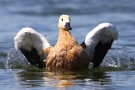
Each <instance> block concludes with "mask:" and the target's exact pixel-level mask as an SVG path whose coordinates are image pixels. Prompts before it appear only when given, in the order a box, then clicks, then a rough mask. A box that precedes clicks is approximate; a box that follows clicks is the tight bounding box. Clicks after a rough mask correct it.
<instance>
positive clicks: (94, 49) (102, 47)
mask: <svg viewBox="0 0 135 90" xmlns="http://www.w3.org/2000/svg"><path fill="white" fill-rule="evenodd" d="M117 39H118V31H117V29H116V27H115V26H113V25H112V24H110V23H102V24H99V25H98V26H97V27H95V28H94V29H93V30H92V31H91V32H89V33H88V34H87V36H86V38H85V41H84V42H83V43H82V44H81V45H82V47H83V48H84V49H85V51H86V52H87V54H88V55H89V56H90V58H91V62H93V64H94V65H93V67H99V66H100V63H101V62H102V61H103V59H104V57H105V55H106V53H107V52H108V50H109V49H110V48H111V46H112V43H113V41H114V40H117Z"/></svg>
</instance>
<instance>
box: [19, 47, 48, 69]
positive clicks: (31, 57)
mask: <svg viewBox="0 0 135 90" xmlns="http://www.w3.org/2000/svg"><path fill="white" fill-rule="evenodd" d="M20 50H21V52H22V53H23V54H24V56H25V57H26V58H27V60H28V61H29V62H30V64H31V65H35V66H37V67H39V68H44V67H45V62H43V58H42V57H41V56H40V55H38V51H37V50H36V49H35V48H34V47H33V48H32V49H31V51H28V50H26V49H24V48H23V47H22V48H21V49H20Z"/></svg>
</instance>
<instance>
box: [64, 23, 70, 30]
mask: <svg viewBox="0 0 135 90" xmlns="http://www.w3.org/2000/svg"><path fill="white" fill-rule="evenodd" d="M65 27H66V29H67V30H72V28H71V26H70V23H69V22H66V24H65Z"/></svg>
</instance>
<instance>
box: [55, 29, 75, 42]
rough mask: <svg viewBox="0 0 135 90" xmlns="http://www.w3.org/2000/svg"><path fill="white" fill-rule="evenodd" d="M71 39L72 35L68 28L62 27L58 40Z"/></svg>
mask: <svg viewBox="0 0 135 90" xmlns="http://www.w3.org/2000/svg"><path fill="white" fill-rule="evenodd" d="M68 38H69V39H71V38H72V35H71V33H70V32H69V31H68V30H64V29H60V31H59V38H58V41H61V40H62V41H63V40H67V39H68Z"/></svg>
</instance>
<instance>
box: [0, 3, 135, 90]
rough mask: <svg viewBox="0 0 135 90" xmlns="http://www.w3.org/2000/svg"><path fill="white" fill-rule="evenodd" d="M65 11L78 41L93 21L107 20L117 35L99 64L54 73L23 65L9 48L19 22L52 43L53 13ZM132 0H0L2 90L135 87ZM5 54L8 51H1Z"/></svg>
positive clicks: (134, 8) (54, 37)
mask: <svg viewBox="0 0 135 90" xmlns="http://www.w3.org/2000/svg"><path fill="white" fill-rule="evenodd" d="M61 14H69V15H70V16H71V20H72V28H73V30H72V31H71V33H72V35H73V36H74V37H75V38H76V39H77V41H78V42H79V43H81V42H82V41H83V39H84V37H85V35H86V34H87V33H88V32H89V31H90V30H92V29H93V28H94V27H96V26H97V25H98V24H99V23H103V22H110V23H112V24H113V25H115V26H116V27H117V29H118V30H119V39H118V40H117V41H116V42H115V43H114V44H113V46H112V49H111V50H110V51H109V52H108V54H107V56H106V57H105V59H104V62H103V63H102V66H101V67H100V69H94V70H86V71H80V72H70V73H69V72H68V73H54V72H46V71H44V70H39V69H37V68H35V67H32V66H30V65H29V63H28V62H27V61H26V59H25V58H24V56H22V55H21V54H20V53H19V52H18V51H16V50H15V49H14V48H13V47H12V44H13V38H14V36H15V35H16V33H17V32H18V31H19V30H20V29H21V28H23V27H32V28H33V29H35V30H37V31H38V32H40V33H42V34H43V35H47V39H48V40H49V42H50V43H51V44H52V45H55V43H56V41H57V35H58V29H57V23H58V18H59V16H60V15H61ZM134 16H135V1H134V0H119V1H118V0H102V1H101V0H87V1H84V0H74V1H73V0H65V1H64V0H59V1H56V0H0V88H1V89H2V90H4V89H5V90H21V89H28V90H29V89H32V90H40V89H42V90H46V89H47V90H53V89H58V90H59V89H60V90H73V89H76V90H91V89H94V90H95V89H111V90H115V89H118V90H124V89H125V90H127V89H129V90H131V89H134V88H135V71H134V70H135V19H134ZM7 55H8V56H7Z"/></svg>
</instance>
